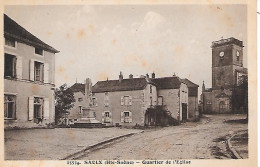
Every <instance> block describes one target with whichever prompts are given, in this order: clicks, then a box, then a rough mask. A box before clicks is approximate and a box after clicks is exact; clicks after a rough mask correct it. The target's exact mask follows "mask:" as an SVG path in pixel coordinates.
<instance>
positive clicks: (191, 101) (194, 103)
mask: <svg viewBox="0 0 260 167" xmlns="http://www.w3.org/2000/svg"><path fill="white" fill-rule="evenodd" d="M181 81H182V82H184V83H185V84H186V85H187V86H188V106H189V108H188V115H189V119H191V120H194V119H195V117H196V116H198V115H199V109H198V108H199V106H198V87H199V85H197V84H195V83H193V82H191V81H190V80H188V79H187V78H185V79H181Z"/></svg>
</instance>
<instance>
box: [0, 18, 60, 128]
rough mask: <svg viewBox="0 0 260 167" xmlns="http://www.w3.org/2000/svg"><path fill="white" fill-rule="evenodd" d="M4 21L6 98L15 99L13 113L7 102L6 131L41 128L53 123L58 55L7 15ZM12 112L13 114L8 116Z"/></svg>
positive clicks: (6, 101) (7, 101) (6, 100)
mask: <svg viewBox="0 0 260 167" xmlns="http://www.w3.org/2000/svg"><path fill="white" fill-rule="evenodd" d="M4 19H5V20H4V25H5V26H4V37H5V38H4V39H5V46H4V95H5V97H8V96H10V95H11V96H14V97H15V104H14V107H13V109H12V107H11V106H9V107H8V104H9V100H8V98H5V102H4V103H5V104H4V106H5V108H4V110H5V111H4V112H5V121H4V122H5V127H6V128H8V127H13V126H18V127H27V126H30V127H31V126H38V124H39V123H41V124H43V125H47V124H49V123H53V122H54V118H55V104H54V87H55V85H54V83H55V74H54V73H55V57H54V56H55V53H57V52H58V51H57V50H55V49H54V48H52V47H50V46H49V45H47V44H45V43H43V42H42V41H40V40H39V39H38V38H36V37H35V36H33V35H32V34H31V33H29V32H28V31H26V30H25V29H24V28H22V27H21V26H20V25H18V24H17V23H15V22H14V21H13V20H11V19H10V18H9V17H8V16H6V15H5V17H4ZM10 27H11V28H10ZM25 37H27V38H26V40H25ZM36 48H37V49H38V50H37V51H36ZM39 50H40V52H39ZM37 53H39V54H37ZM10 57H12V59H10ZM10 61H12V62H11V63H10ZM35 62H38V65H40V66H39V67H40V68H38V69H37V68H36V67H37V63H35ZM10 70H11V71H10ZM37 70H38V71H37ZM36 71H37V72H36ZM36 74H40V75H38V76H37V75H36ZM9 112H13V114H9V115H8V114H6V113H9ZM11 115H12V117H11Z"/></svg>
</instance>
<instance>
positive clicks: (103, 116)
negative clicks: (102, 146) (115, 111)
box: [102, 111, 105, 123]
mask: <svg viewBox="0 0 260 167" xmlns="http://www.w3.org/2000/svg"><path fill="white" fill-rule="evenodd" d="M104 122H105V111H102V123H104Z"/></svg>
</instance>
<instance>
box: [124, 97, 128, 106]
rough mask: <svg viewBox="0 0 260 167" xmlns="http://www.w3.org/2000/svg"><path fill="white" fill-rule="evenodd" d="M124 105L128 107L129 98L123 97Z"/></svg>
mask: <svg viewBox="0 0 260 167" xmlns="http://www.w3.org/2000/svg"><path fill="white" fill-rule="evenodd" d="M124 99H125V105H126V106H128V105H129V96H125V97H124Z"/></svg>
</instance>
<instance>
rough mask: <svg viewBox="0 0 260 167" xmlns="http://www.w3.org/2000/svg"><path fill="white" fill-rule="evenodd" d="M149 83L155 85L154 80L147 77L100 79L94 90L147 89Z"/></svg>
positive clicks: (96, 91) (98, 91) (94, 91)
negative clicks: (120, 79)
mask: <svg viewBox="0 0 260 167" xmlns="http://www.w3.org/2000/svg"><path fill="white" fill-rule="evenodd" d="M148 83H150V84H153V85H154V83H153V82H152V81H150V80H149V79H146V78H132V79H123V80H122V81H121V82H119V80H107V81H98V82H97V83H96V84H95V85H94V86H93V87H92V92H93V93H100V92H115V91H132V90H143V89H145V87H146V85H147V84H148Z"/></svg>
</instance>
